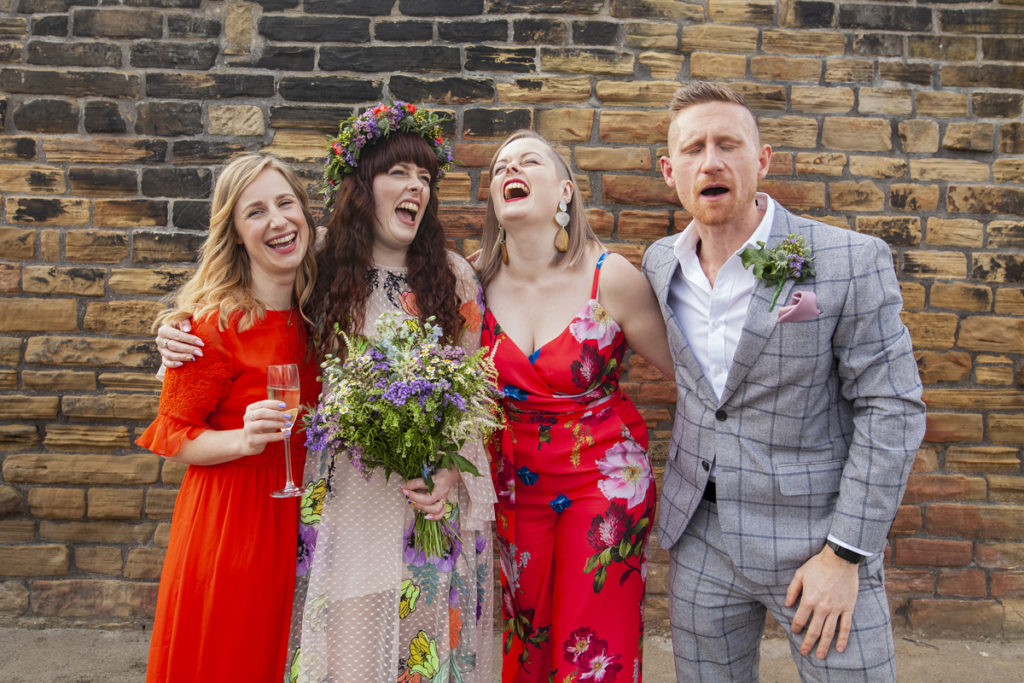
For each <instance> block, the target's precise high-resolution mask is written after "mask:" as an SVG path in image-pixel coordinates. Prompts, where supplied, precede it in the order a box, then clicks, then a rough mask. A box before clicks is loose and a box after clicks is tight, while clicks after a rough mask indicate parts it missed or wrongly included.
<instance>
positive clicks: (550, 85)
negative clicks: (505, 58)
mask: <svg viewBox="0 0 1024 683" xmlns="http://www.w3.org/2000/svg"><path fill="white" fill-rule="evenodd" d="M496 87H497V89H498V101H499V102H507V103H509V104H568V103H581V102H586V101H587V100H588V99H590V78H588V77H587V76H570V77H567V78H566V77H540V76H530V77H524V78H517V79H515V80H514V81H513V82H511V83H498V84H497V85H496ZM459 147H461V145H460V146H459ZM455 157H456V158H457V159H460V160H461V159H462V157H461V156H460V155H459V154H458V153H456V154H455ZM488 158H490V156H489V155H488ZM486 165H487V164H486V163H484V166H486Z"/></svg>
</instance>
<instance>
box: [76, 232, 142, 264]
mask: <svg viewBox="0 0 1024 683" xmlns="http://www.w3.org/2000/svg"><path fill="white" fill-rule="evenodd" d="M64 253H65V256H66V258H67V260H69V261H79V262H84V263H119V262H121V261H123V260H124V259H126V258H127V257H128V253H129V252H128V236H127V235H125V234H124V233H120V232H109V231H106V230H75V231H74V232H69V233H68V234H67V237H66V238H65V251H64Z"/></svg>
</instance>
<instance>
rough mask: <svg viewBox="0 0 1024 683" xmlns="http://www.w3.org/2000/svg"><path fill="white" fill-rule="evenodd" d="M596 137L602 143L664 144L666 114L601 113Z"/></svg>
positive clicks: (666, 127) (640, 112) (666, 128)
mask: <svg viewBox="0 0 1024 683" xmlns="http://www.w3.org/2000/svg"><path fill="white" fill-rule="evenodd" d="M597 136H598V138H599V139H600V140H601V142H604V143H609V142H611V143H625V144H637V143H639V144H657V143H659V142H664V141H665V139H666V138H667V136H668V112H667V111H617V110H612V111H602V112H601V119H600V124H599V128H598V132H597Z"/></svg>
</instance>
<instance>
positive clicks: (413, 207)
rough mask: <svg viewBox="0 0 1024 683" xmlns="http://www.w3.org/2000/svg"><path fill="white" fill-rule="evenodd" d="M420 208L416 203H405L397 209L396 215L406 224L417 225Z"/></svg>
mask: <svg viewBox="0 0 1024 683" xmlns="http://www.w3.org/2000/svg"><path fill="white" fill-rule="evenodd" d="M419 211H420V206H419V204H417V203H416V202H410V201H404V202H402V203H401V204H399V205H398V208H397V209H395V214H396V215H397V216H398V218H399V219H400V220H403V221H404V222H406V223H415V222H416V214H417V213H419Z"/></svg>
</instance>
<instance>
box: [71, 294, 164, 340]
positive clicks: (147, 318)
mask: <svg viewBox="0 0 1024 683" xmlns="http://www.w3.org/2000/svg"><path fill="white" fill-rule="evenodd" d="M164 308H165V306H164V304H162V303H160V302H158V301H100V302H95V303H90V304H88V305H87V306H86V309H85V318H84V319H83V321H82V329H83V330H88V331H91V332H100V333H108V334H121V335H135V336H141V335H145V334H147V333H148V332H149V330H150V326H151V325H152V323H153V320H154V319H155V318H156V316H157V314H158V313H160V311H162V310H163V309H164Z"/></svg>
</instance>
